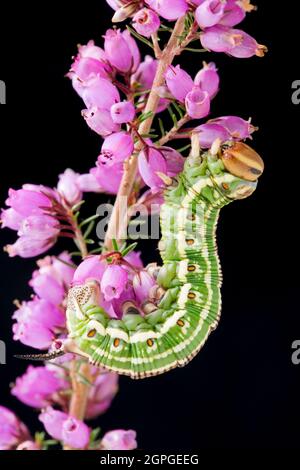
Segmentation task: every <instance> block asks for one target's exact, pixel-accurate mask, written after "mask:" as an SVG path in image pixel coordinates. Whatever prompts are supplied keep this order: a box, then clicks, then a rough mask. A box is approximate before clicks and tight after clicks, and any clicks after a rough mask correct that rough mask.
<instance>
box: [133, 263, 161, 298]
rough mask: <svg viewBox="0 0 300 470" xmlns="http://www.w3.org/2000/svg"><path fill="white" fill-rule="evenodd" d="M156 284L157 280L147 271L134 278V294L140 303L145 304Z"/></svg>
mask: <svg viewBox="0 0 300 470" xmlns="http://www.w3.org/2000/svg"><path fill="white" fill-rule="evenodd" d="M155 284H156V281H155V279H154V278H153V277H152V276H150V274H148V273H147V272H146V271H140V272H139V273H138V274H136V275H135V276H134V278H133V288H134V293H135V295H136V297H137V299H138V301H139V302H140V303H143V302H144V301H145V300H146V299H147V298H148V295H149V291H150V289H151V287H153V286H154V285H155Z"/></svg>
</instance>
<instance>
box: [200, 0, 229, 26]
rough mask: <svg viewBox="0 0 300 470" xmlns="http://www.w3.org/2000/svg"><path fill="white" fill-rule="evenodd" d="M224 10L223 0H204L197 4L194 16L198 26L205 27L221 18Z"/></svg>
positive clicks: (214, 23)
mask: <svg viewBox="0 0 300 470" xmlns="http://www.w3.org/2000/svg"><path fill="white" fill-rule="evenodd" d="M224 11H225V3H224V1H223V0H205V1H204V2H203V3H201V5H199V6H198V8H197V9H196V12H195V18H196V21H197V23H198V25H199V26H200V28H202V29H205V28H209V27H210V26H214V25H216V24H218V23H219V21H220V20H221V19H222V17H223V15H224Z"/></svg>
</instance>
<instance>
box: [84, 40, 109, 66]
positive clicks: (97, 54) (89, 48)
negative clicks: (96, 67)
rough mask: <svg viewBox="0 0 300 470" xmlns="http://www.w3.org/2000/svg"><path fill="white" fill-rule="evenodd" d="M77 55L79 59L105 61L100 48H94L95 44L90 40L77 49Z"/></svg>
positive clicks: (103, 53)
mask: <svg viewBox="0 0 300 470" xmlns="http://www.w3.org/2000/svg"><path fill="white" fill-rule="evenodd" d="M78 53H79V55H80V57H83V58H86V57H88V58H91V59H96V60H99V61H105V60H106V56H105V52H104V50H103V49H101V47H99V46H95V42H94V41H93V40H92V39H91V40H90V41H89V42H88V43H87V44H86V45H83V46H82V45H80V46H79V47H78Z"/></svg>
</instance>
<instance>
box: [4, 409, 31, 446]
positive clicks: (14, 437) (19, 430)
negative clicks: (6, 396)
mask: <svg viewBox="0 0 300 470" xmlns="http://www.w3.org/2000/svg"><path fill="white" fill-rule="evenodd" d="M29 437H30V435H29V431H28V429H27V428H26V426H25V425H24V424H23V423H22V422H21V421H20V420H19V419H18V418H17V416H16V415H15V414H14V413H13V412H12V411H10V410H8V409H7V408H5V407H4V406H0V450H11V449H15V448H16V447H17V446H18V444H19V443H20V442H22V441H24V440H25V439H28V438H29Z"/></svg>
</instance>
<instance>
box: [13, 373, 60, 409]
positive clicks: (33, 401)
mask: <svg viewBox="0 0 300 470" xmlns="http://www.w3.org/2000/svg"><path fill="white" fill-rule="evenodd" d="M67 385H68V384H67V382H65V381H63V380H62V379H60V378H59V377H58V376H57V374H56V373H55V372H54V370H49V369H47V368H46V367H32V366H29V367H28V369H27V371H26V373H25V374H24V375H23V376H22V377H19V378H17V380H16V383H15V385H14V387H13V388H12V390H11V393H12V395H13V396H15V397H17V398H18V400H20V401H21V402H22V403H25V405H27V406H32V407H33V408H44V407H46V406H48V405H49V404H50V403H51V402H52V400H53V395H54V394H55V393H57V392H58V391H59V390H61V389H62V388H64V387H67Z"/></svg>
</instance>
